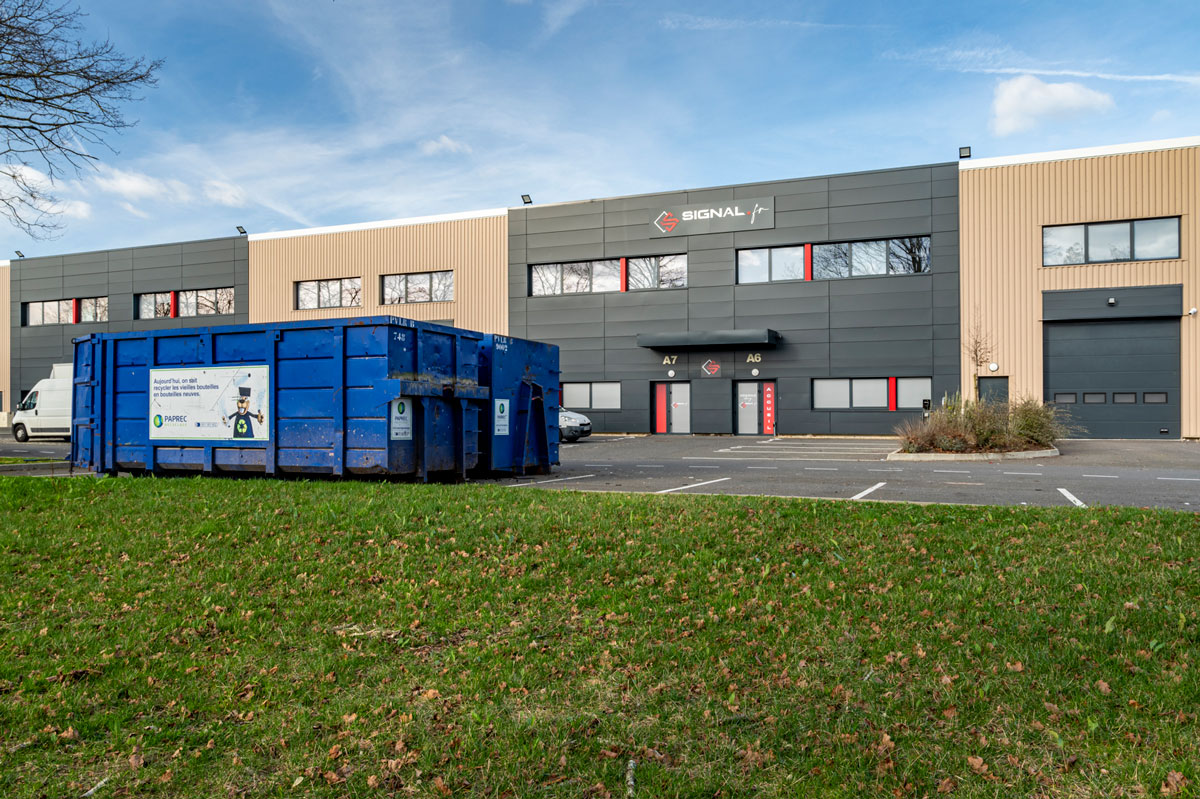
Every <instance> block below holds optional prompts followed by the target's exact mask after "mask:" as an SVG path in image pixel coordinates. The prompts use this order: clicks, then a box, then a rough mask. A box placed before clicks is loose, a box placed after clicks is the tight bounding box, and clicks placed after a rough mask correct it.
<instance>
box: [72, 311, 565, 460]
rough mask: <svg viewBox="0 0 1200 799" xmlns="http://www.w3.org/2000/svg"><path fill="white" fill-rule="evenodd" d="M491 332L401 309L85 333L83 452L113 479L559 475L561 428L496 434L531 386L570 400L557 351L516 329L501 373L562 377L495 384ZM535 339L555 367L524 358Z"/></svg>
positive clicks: (77, 454) (78, 444) (76, 417)
mask: <svg viewBox="0 0 1200 799" xmlns="http://www.w3.org/2000/svg"><path fill="white" fill-rule="evenodd" d="M493 338H494V337H490V336H485V335H484V334H482V333H476V332H473V331H469V330H461V329H458V328H453V327H447V326H444V325H436V324H431V323H427V322H416V321H413V320H410V319H402V318H399V317H391V316H377V317H365V318H357V319H330V320H321V321H312V322H281V323H268V324H256V325H228V326H223V327H209V328H190V329H181V330H162V331H146V332H136V333H102V334H95V335H91V336H85V337H82V338H78V339H75V341H74V344H75V359H74V396H73V402H74V404H73V413H72V439H71V460H72V463H73V464H74V465H75V466H76V467H79V468H85V469H90V470H92V471H95V472H101V473H110V474H111V473H116V472H120V471H147V472H159V473H180V472H193V473H202V474H218V473H237V472H243V473H258V474H267V475H273V474H299V475H314V476H315V475H330V476H343V475H392V476H407V477H411V478H415V479H419V480H426V479H428V478H429V477H430V476H431V475H439V476H444V477H458V478H465V477H466V476H467V474H468V473H469V472H472V471H475V470H478V469H488V470H493V469H494V470H497V471H501V472H509V473H518V474H520V473H526V472H528V471H537V472H543V471H548V470H549V469H550V467H551V466H552V465H553V464H555V463H557V461H558V445H557V444H558V441H557V428H555V431H554V435H553V437H552V441H551V437H550V435H549V431H547V434H546V444H545V445H543V444H542V443H541V438H539V436H538V435H533V436H526V439H527V440H528V441H531V442H532V444H531V445H526V444H524V443H523V444H522V445H521V446H520V447H517V446H513V445H512V444H511V442H510V441H509V440H508V439H511V438H512V437H513V432H515V431H516V430H517V429H518V427H519V422H518V419H517V417H510V418H512V421H511V422H510V427H509V430H510V432H509V433H508V434H507V435H504V434H503V433H498V432H497V430H499V427H497V426H496V424H495V422H496V420H495V418H494V417H495V414H496V410H495V408H494V406H493V404H492V401H491V398H492V394H493V391H494V390H496V391H497V396H500V395H504V396H510V395H511V396H514V397H521V396H523V391H526V392H527V393H530V394H531V395H533V394H537V395H539V396H541V397H552V398H554V402H555V403H557V396H558V390H559V384H558V350H557V348H556V347H548V345H544V344H537V343H536V342H526V341H521V340H519V339H508V341H510V342H518V344H517V346H515V347H511V348H510V352H511V353H512V355H511V356H510V355H509V354H508V353H505V354H504V356H503V357H502V358H501V359H500V362H501V363H502V367H501V368H500V369H499V370H493V373H494V374H498V375H500V376H501V379H503V380H509V379H513V376H514V375H518V373H520V376H521V379H524V375H525V374H530V375H537V376H538V379H540V380H544V381H545V380H551V379H552V380H553V384H552V385H549V384H545V385H543V384H538V386H537V388H536V389H534V388H533V387H530V388H529V389H522V388H521V387H520V386H510V385H501V386H499V387H495V386H493V385H490V384H489V382H488V381H487V380H485V379H483V371H482V368H481V367H482V364H483V362H484V361H485V360H488V361H489V362H490V363H495V362H497V361H496V359H494V358H490V359H489V358H486V357H485V350H486V348H487V347H489V346H493V344H492V339H493ZM525 347H529V352H530V353H536V354H537V355H538V356H539V357H543V358H546V359H547V361H546V363H540V364H538V365H537V366H535V367H534V368H532V369H531V370H528V371H526V370H523V369H519V368H517V366H516V365H515V364H514V363H510V362H509V360H508V359H509V358H510V357H511V358H519V357H522V356H521V355H520V354H519V353H522V352H524V348H525ZM550 360H552V361H553V363H552V364H551V363H550V362H549V361H550ZM507 410H508V409H506V411H507ZM553 410H554V411H555V412H556V411H557V405H555V407H554V409H553ZM509 412H511V411H509ZM541 412H542V413H545V411H544V408H543V409H542V411H541ZM546 415H548V416H553V414H546ZM485 423H486V424H487V425H488V427H487V428H486V429H485V428H484V427H483V425H484V424H485ZM526 446H534V447H535V448H536V451H535V452H534V453H533V454H530V453H529V452H527V451H525V449H524V448H525V447H526ZM496 453H500V454H499V455H497V454H496Z"/></svg>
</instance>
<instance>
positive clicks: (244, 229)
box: [237, 225, 246, 236]
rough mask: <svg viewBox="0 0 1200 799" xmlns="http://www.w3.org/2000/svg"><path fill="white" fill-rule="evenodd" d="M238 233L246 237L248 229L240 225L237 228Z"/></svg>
mask: <svg viewBox="0 0 1200 799" xmlns="http://www.w3.org/2000/svg"><path fill="white" fill-rule="evenodd" d="M237 232H238V233H241V234H242V235H243V236H245V235H246V228H244V227H242V226H241V225H238V226H237Z"/></svg>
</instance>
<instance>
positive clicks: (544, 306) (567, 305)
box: [526, 294, 607, 318]
mask: <svg viewBox="0 0 1200 799" xmlns="http://www.w3.org/2000/svg"><path fill="white" fill-rule="evenodd" d="M606 296H607V295H605V294H563V295H560V296H557V297H529V298H527V300H526V307H527V308H528V310H529V313H530V315H531V316H533V317H534V318H538V317H540V316H541V314H542V313H543V312H545V311H558V310H574V309H577V308H580V309H582V308H602V307H604V298H605V297H606Z"/></svg>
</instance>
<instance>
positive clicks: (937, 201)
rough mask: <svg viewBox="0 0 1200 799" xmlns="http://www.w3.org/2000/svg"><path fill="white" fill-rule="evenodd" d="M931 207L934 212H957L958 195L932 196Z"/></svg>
mask: <svg viewBox="0 0 1200 799" xmlns="http://www.w3.org/2000/svg"><path fill="white" fill-rule="evenodd" d="M931 207H932V209H933V213H935V214H957V213H958V197H957V196H952V197H934V198H933V201H932V203H931Z"/></svg>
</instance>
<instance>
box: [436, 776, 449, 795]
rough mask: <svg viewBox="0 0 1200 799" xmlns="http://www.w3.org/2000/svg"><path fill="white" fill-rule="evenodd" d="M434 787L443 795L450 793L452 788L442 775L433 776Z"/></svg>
mask: <svg viewBox="0 0 1200 799" xmlns="http://www.w3.org/2000/svg"><path fill="white" fill-rule="evenodd" d="M433 787H434V788H436V789H437V792H438V793H440V794H441V795H442V796H449V795H450V789H449V788H447V787H446V783H445V782H443V781H442V778H441V777H434V778H433Z"/></svg>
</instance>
